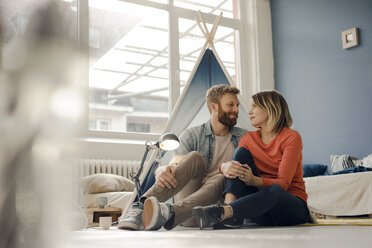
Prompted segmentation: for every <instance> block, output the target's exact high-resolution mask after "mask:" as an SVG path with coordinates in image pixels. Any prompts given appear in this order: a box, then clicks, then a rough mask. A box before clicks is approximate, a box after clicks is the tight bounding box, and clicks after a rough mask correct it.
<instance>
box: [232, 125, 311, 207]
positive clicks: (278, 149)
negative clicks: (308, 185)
mask: <svg viewBox="0 0 372 248" xmlns="http://www.w3.org/2000/svg"><path fill="white" fill-rule="evenodd" d="M239 146H242V147H244V148H246V149H247V150H249V151H250V152H251V154H252V156H253V159H254V162H255V164H256V167H257V172H258V175H259V176H260V177H261V178H262V179H263V187H267V186H270V185H272V184H279V185H280V186H281V187H282V188H283V189H285V190H286V191H288V192H289V193H291V194H292V195H294V196H298V197H300V198H301V199H303V200H304V201H305V202H306V201H307V194H306V190H305V182H304V180H303V171H302V140H301V136H300V134H299V133H298V132H297V131H294V130H292V129H289V128H286V127H283V128H282V130H281V131H280V133H279V134H278V135H277V136H276V137H275V138H274V139H273V140H272V141H271V142H270V143H269V144H264V143H263V142H262V140H261V138H260V130H257V131H254V132H247V133H246V134H245V135H244V136H243V137H242V139H241V140H240V142H239Z"/></svg>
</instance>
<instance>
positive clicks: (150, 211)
mask: <svg viewBox="0 0 372 248" xmlns="http://www.w3.org/2000/svg"><path fill="white" fill-rule="evenodd" d="M239 92H240V91H239V89H237V88H236V87H231V86H228V85H216V86H213V87H211V88H210V89H209V90H208V92H207V96H206V101H207V106H208V109H209V112H210V113H211V119H210V120H209V121H208V122H206V123H204V124H202V125H200V126H197V127H192V128H189V129H186V130H185V131H184V132H182V134H181V135H180V147H179V148H178V149H177V150H176V151H175V156H174V158H173V160H172V162H171V163H170V164H169V165H167V166H162V167H159V168H158V169H157V170H156V172H155V177H156V183H155V184H154V186H152V187H151V188H150V189H149V190H148V191H147V192H146V193H145V194H144V195H143V196H142V197H141V199H140V201H139V202H135V203H133V205H132V206H131V209H130V210H129V211H128V213H127V215H126V216H125V217H124V218H123V219H122V220H121V221H120V222H119V224H118V228H119V229H126V230H142V229H145V230H158V229H160V228H161V227H163V226H164V228H165V229H167V230H170V229H172V228H174V227H176V226H177V225H179V224H181V223H184V225H185V226H190V224H192V221H193V220H192V208H193V207H195V206H206V205H209V204H213V203H217V202H218V201H219V200H220V198H221V197H222V195H221V193H222V192H223V189H224V185H225V178H224V176H223V175H222V174H220V173H219V172H218V167H219V165H220V164H221V163H222V162H225V161H229V160H231V157H232V155H233V153H234V150H235V148H236V147H237V146H238V143H239V140H240V138H241V137H242V136H243V135H244V134H245V133H246V130H244V129H241V128H238V127H234V126H235V124H236V122H237V119H238V113H239V109H238V107H239V100H238V98H237V94H239ZM176 194H177V195H176ZM175 195H176V197H175V203H174V204H170V203H164V202H165V201H167V200H168V199H170V198H171V197H173V196H175Z"/></svg>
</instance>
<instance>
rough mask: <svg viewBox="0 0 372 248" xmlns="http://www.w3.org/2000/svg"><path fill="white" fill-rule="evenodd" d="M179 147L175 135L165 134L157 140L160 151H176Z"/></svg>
mask: <svg viewBox="0 0 372 248" xmlns="http://www.w3.org/2000/svg"><path fill="white" fill-rule="evenodd" d="M179 146H180V141H179V139H178V137H177V135H175V134H173V133H165V134H163V135H162V136H160V138H159V147H160V148H161V149H162V150H166V151H170V150H174V149H177V148H178V147H179Z"/></svg>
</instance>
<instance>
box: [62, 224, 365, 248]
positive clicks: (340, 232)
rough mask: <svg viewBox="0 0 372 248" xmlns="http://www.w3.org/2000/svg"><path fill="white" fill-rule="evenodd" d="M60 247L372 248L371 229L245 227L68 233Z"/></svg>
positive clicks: (355, 227)
mask: <svg viewBox="0 0 372 248" xmlns="http://www.w3.org/2000/svg"><path fill="white" fill-rule="evenodd" d="M62 247H72V248H74V247H76V248H85V247H87V248H88V247H89V248H106V247H109V248H119V247H125V248H129V247H133V248H134V247H136V248H137V247H138V248H146V247H149V248H155V247H162V248H168V247H169V248H179V247H180V248H183V247H185V248H186V247H187V248H199V247H211V248H212V247H230V248H236V247H249V248H258V247H260V248H263V247H266V248H267V247H275V248H281V247H283V248H298V247H305V248H306V247H309V248H310V247H311V248H320V247H324V248H332V247H336V248H344V247H345V248H350V247H351V248H359V247H363V248H364V247H365V248H367V247H368V248H370V247H372V226H355V225H339V226H295V227H256V226H254V227H246V228H243V229H234V230H212V229H206V230H202V231H201V230H199V229H197V228H183V227H178V228H175V229H174V230H172V231H166V230H164V229H161V230H159V231H136V232H133V231H124V230H119V229H116V227H111V228H110V230H108V231H103V230H100V228H99V227H95V228H88V229H84V230H81V231H75V232H72V233H70V235H69V237H68V239H67V240H66V244H65V245H63V246H62Z"/></svg>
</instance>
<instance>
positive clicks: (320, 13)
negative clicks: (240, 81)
mask: <svg viewBox="0 0 372 248" xmlns="http://www.w3.org/2000/svg"><path fill="white" fill-rule="evenodd" d="M271 14H272V30H273V48H274V68H275V69H274V70H275V71H274V73H275V88H276V89H277V90H279V91H280V92H282V94H283V95H284V97H285V98H286V99H287V101H288V104H289V107H290V110H291V114H292V117H293V119H294V127H293V128H294V129H296V130H298V131H299V132H300V134H301V135H302V140H303V144H304V150H303V155H304V160H303V162H304V163H325V164H329V156H330V154H344V153H348V154H351V155H353V156H356V157H358V158H363V157H365V156H367V155H369V154H371V153H372V1H371V0H272V1H271ZM352 27H358V28H359V38H360V45H359V46H358V47H354V48H351V49H349V50H343V49H342V40H341V32H342V31H344V30H346V29H349V28H352Z"/></svg>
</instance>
